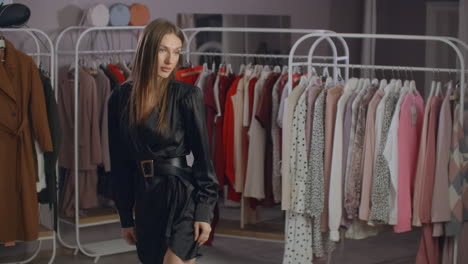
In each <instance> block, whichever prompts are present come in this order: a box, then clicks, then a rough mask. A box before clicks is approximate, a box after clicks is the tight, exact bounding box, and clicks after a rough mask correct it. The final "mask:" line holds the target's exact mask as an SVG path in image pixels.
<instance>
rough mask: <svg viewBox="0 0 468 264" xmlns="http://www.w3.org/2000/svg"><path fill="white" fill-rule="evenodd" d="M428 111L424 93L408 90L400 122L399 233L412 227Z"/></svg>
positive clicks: (396, 228)
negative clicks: (412, 202) (415, 184)
mask: <svg viewBox="0 0 468 264" xmlns="http://www.w3.org/2000/svg"><path fill="white" fill-rule="evenodd" d="M423 115H424V100H423V98H422V97H421V95H420V94H419V93H418V92H416V94H413V93H411V92H410V93H408V94H407V95H406V96H405V98H404V99H403V102H402V104H401V108H400V120H399V124H398V165H399V166H398V193H397V200H398V206H397V208H398V222H397V224H396V225H395V227H394V231H395V232H396V233H402V232H407V231H410V230H411V201H412V196H413V191H414V180H415V174H416V164H417V160H418V150H419V141H420V137H421V129H422V122H423Z"/></svg>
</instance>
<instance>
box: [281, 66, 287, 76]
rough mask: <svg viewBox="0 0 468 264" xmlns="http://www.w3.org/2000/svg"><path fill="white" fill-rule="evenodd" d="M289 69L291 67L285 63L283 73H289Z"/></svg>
mask: <svg viewBox="0 0 468 264" xmlns="http://www.w3.org/2000/svg"><path fill="white" fill-rule="evenodd" d="M288 70H289V67H288V66H287V65H283V69H282V71H281V75H284V74H286V73H288Z"/></svg>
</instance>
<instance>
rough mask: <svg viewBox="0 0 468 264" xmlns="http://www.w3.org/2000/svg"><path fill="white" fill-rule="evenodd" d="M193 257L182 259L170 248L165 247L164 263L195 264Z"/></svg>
mask: <svg viewBox="0 0 468 264" xmlns="http://www.w3.org/2000/svg"><path fill="white" fill-rule="evenodd" d="M195 260H196V259H195V258H193V259H190V260H187V261H185V262H184V261H183V260H181V259H180V258H179V257H178V256H177V255H176V254H175V253H174V252H173V251H172V250H171V249H170V248H168V249H167V251H166V255H164V264H195Z"/></svg>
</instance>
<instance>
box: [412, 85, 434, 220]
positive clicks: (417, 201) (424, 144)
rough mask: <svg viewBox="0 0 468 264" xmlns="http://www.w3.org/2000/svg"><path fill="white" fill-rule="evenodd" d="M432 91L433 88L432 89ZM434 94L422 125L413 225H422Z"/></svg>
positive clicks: (425, 111) (429, 100) (429, 99)
mask: <svg viewBox="0 0 468 264" xmlns="http://www.w3.org/2000/svg"><path fill="white" fill-rule="evenodd" d="M431 91H432V89H431ZM432 97H433V96H432V95H429V97H428V98H427V102H428V103H427V104H426V106H425V108H424V118H423V125H422V130H421V139H420V144H419V152H418V162H417V163H416V164H417V167H416V179H415V185H414V197H413V219H412V224H413V226H421V219H420V204H421V196H422V190H421V188H422V186H423V185H422V180H423V177H424V175H422V173H423V168H422V166H423V162H424V160H423V158H424V154H423V153H426V147H427V129H428V128H427V127H428V121H429V110H430V107H431V103H430V102H431V101H432Z"/></svg>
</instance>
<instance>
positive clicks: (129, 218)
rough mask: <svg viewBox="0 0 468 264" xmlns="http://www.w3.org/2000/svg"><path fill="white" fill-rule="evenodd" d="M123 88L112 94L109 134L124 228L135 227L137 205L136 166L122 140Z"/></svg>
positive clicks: (114, 183)
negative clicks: (134, 208) (134, 214)
mask: <svg viewBox="0 0 468 264" xmlns="http://www.w3.org/2000/svg"><path fill="white" fill-rule="evenodd" d="M120 89H121V88H116V89H114V91H113V92H112V94H111V96H110V97H109V101H108V133H109V150H110V160H111V178H110V181H111V188H112V194H113V199H114V202H115V205H116V206H117V210H118V211H119V215H120V224H121V226H122V227H124V228H125V227H132V226H134V225H135V224H134V219H133V207H134V204H135V192H134V177H133V174H134V171H135V166H134V165H133V163H132V162H131V160H130V158H129V156H128V153H129V152H128V151H127V149H126V147H125V146H126V144H124V142H123V141H122V139H121V136H120V135H121V134H120V126H121V125H122V124H121V120H122V118H121V106H123V104H122V100H123V98H120V97H121V95H120V91H119V90H120Z"/></svg>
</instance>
